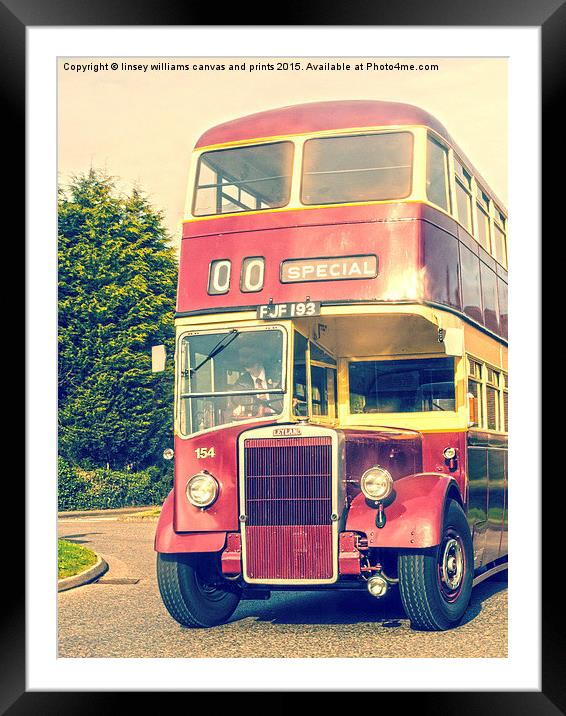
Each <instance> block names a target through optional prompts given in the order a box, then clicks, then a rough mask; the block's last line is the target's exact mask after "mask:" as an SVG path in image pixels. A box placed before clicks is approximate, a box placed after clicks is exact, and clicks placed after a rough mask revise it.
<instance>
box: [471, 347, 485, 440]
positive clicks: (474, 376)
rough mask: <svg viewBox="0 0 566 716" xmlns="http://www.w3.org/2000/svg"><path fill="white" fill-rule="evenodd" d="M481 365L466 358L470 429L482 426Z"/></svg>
mask: <svg viewBox="0 0 566 716" xmlns="http://www.w3.org/2000/svg"><path fill="white" fill-rule="evenodd" d="M482 393H483V391H482V365H481V363H478V362H477V361H475V360H473V358H468V400H469V405H470V427H475V428H481V427H482V426H483V420H482V413H483V401H482Z"/></svg>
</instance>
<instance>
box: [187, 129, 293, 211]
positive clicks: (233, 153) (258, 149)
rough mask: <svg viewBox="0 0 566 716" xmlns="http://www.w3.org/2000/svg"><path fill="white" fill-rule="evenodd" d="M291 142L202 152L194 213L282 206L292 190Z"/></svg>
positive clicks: (252, 209)
mask: <svg viewBox="0 0 566 716" xmlns="http://www.w3.org/2000/svg"><path fill="white" fill-rule="evenodd" d="M293 151H294V147H293V144H292V142H276V143H273V144H259V145H256V146H253V147H236V148H234V149H219V150H216V151H214V152H205V153H204V154H202V155H201V157H200V159H199V164H198V169H197V179H196V186H195V196H194V203H193V214H194V216H211V215H213V214H232V213H234V212H238V211H260V210H261V209H274V208H277V207H281V206H285V205H286V204H287V203H288V202H289V195H290V192H291V174H292V168H293Z"/></svg>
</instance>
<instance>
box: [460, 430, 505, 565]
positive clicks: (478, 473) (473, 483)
mask: <svg viewBox="0 0 566 716" xmlns="http://www.w3.org/2000/svg"><path fill="white" fill-rule="evenodd" d="M468 479H469V498H468V521H469V523H470V528H471V529H473V536H474V561H475V567H476V569H477V568H478V567H481V566H484V565H486V564H488V563H489V562H493V561H494V560H496V559H498V558H499V557H503V556H504V555H505V554H507V527H506V521H507V515H506V508H507V437H506V436H504V435H500V434H497V433H488V432H478V431H472V432H470V433H469V436H468Z"/></svg>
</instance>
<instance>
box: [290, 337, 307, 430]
mask: <svg viewBox="0 0 566 716" xmlns="http://www.w3.org/2000/svg"><path fill="white" fill-rule="evenodd" d="M308 345H309V343H308V341H307V339H306V338H305V337H304V336H303V335H301V334H300V333H298V332H297V331H295V334H294V349H293V415H298V416H301V417H304V416H306V415H308V410H309V403H308V395H307V351H308Z"/></svg>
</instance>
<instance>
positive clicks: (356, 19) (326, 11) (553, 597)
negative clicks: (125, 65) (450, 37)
mask: <svg viewBox="0 0 566 716" xmlns="http://www.w3.org/2000/svg"><path fill="white" fill-rule="evenodd" d="M246 7H247V12H246V13H245V15H246V19H247V18H254V17H255V18H263V17H267V16H266V15H264V13H262V12H261V11H260V10H259V9H258V10H257V11H256V10H255V9H254V8H253V6H246ZM235 9H236V8H235V6H233V7H232V8H230V7H229V6H225V7H224V8H223V11H222V17H223V20H224V22H223V25H224V26H226V25H232V20H233V21H234V25H238V24H240V23H241V20H242V15H241V14H240V12H239V11H237V12H235ZM214 15H215V10H214V9H213V8H210V9H209V6H207V5H206V4H200V3H199V4H198V5H197V4H196V3H187V2H186V1H185V2H181V1H179V0H169V1H168V0H161V1H160V2H157V1H154V0H98V1H97V2H93V1H91V2H77V1H76V0H2V1H1V2H0V60H1V64H0V68H1V73H2V94H3V100H4V101H3V107H4V110H3V114H4V119H5V120H6V119H7V120H8V123H7V124H6V125H5V126H6V129H5V135H4V137H5V139H6V138H8V137H9V138H10V141H9V143H10V144H11V145H12V146H15V147H17V146H19V147H21V148H22V149H23V150H24V152H25V123H24V117H25V53H26V27H29V26H34V27H38V26H85V25H97V26H105V25H114V26H116V25H125V26H127V25H148V26H167V25H185V26H195V25H197V26H198V25H201V26H204V25H215V24H217V23H215V22H214ZM281 15H282V16H283V15H284V20H285V22H284V23H282V24H285V25H313V26H315V25H318V26H320V25H334V26H348V25H374V26H387V25H396V26H466V25H467V26H523V27H524V26H536V27H540V29H541V44H542V83H541V87H542V112H543V125H542V126H543V131H544V132H545V134H546V135H547V137H550V136H553V137H559V136H560V134H559V132H560V129H561V127H559V124H558V123H559V120H560V119H561V117H562V114H561V112H560V110H559V106H560V105H559V102H560V98H561V97H564V96H565V95H566V92H565V85H566V81H565V75H566V71H565V68H566V2H565V1H564V0H537V1H536V2H535V0H530V1H529V0H499V1H494V0H475V1H474V2H471V0H438V1H437V2H434V3H423V2H422V0H407V1H406V2H403V3H362V2H359V0H356V2H354V3H335V4H334V5H328V4H326V3H325V4H323V3H312V4H311V5H310V6H308V7H306V6H304V5H297V6H294V5H292V6H288V7H285V8H282V9H281ZM321 20H323V22H321ZM246 24H249V23H246ZM337 49H338V48H337ZM338 54H339V52H338ZM562 145H563V143H560V142H559V143H558V145H557V143H556V142H552V143H551V142H550V141H548V142H546V143H544V144H543V152H542V157H543V167H544V168H546V167H548V171H547V172H545V173H544V174H543V176H544V181H543V193H542V198H543V202H542V206H543V212H542V214H543V216H544V209H546V216H545V220H546V222H545V223H546V224H550V219H549V216H553V212H552V211H551V210H552V209H554V210H555V212H554V213H555V214H556V213H558V214H559V213H560V207H561V202H560V197H559V196H558V192H559V191H560V188H559V187H560V184H561V182H559V181H557V180H556V179H555V178H554V174H553V177H552V180H551V177H550V168H551V167H552V166H556V167H557V169H560V168H561V167H562V166H563V163H561V162H560V161H559V156H560V153H561V152H562V153H563V151H564V150H563V148H562ZM18 159H19V161H17V160H15V161H14V162H13V164H12V165H11V167H10V183H9V186H8V187H7V194H8V196H7V197H6V199H7V201H6V204H5V205H6V206H10V207H16V206H20V207H22V213H21V214H20V217H21V216H23V215H24V212H25V206H24V196H25V177H24V162H23V161H22V157H21V155H20V157H18ZM551 160H552V161H551ZM557 160H558V161H557ZM5 166H6V165H5ZM560 173H561V172H557V173H556V176H557V177H558V176H559V174H560ZM11 213H14V214H15V212H13V208H12V212H11ZM20 225H21V220H20V221H19V222H18V228H19V226H20ZM560 233H562V232H560ZM17 235H18V234H17V233H16V232H14V234H13V236H17ZM530 250H531V251H532V250H537V248H535V249H533V248H532V247H531V249H530ZM533 340H534V341H538V340H539V336H538V335H537V334H536V333H534V334H533ZM28 397H29V396H28ZM535 429H536V428H535ZM541 432H542V431H541ZM27 449H28V450H29V449H31V448H30V446H29V445H28V448H27ZM538 459H539V457H538V456H536V455H533V461H534V460H537V461H538ZM20 472H21V468H18V473H20ZM553 472H555V473H556V475H555V477H556V479H554V480H552V488H551V489H547V490H545V492H544V498H543V512H544V522H543V544H544V545H545V547H546V549H545V550H544V551H543V559H542V573H543V574H544V575H547V574H548V575H549V577H548V581H547V583H546V585H547V588H546V589H544V590H543V599H544V609H543V613H542V622H541V623H542V664H541V670H542V690H541V691H540V692H508V691H498V692H490V693H485V692H479V691H478V692H469V693H464V692H443V693H441V694H438V693H433V692H422V693H404V694H403V696H404V697H409V698H411V699H412V700H414V701H415V702H417V700H418V709H419V711H420V713H423V712H424V713H429V712H434V713H435V714H438V713H448V714H451V713H458V714H459V716H465V715H467V714H478V713H481V712H482V711H484V710H489V711H490V712H497V713H505V714H507V713H509V714H515V713H517V714H519V713H520V714H524V713H533V714H540V715H541V716H542V715H545V714H548V715H549V716H550V715H551V714H559V713H563V714H564V713H566V678H565V673H566V669H565V667H564V664H565V658H564V651H565V650H564V643H565V634H564V632H565V630H564V618H563V616H562V615H563V612H564V609H563V607H562V600H561V598H560V597H561V595H560V591H561V579H560V576H561V562H562V560H561V555H560V551H559V549H558V548H559V546H560V544H561V540H560V535H559V534H558V531H557V530H556V526H558V525H560V524H561V522H560V521H559V519H560V518H559V514H558V510H559V509H560V507H561V505H562V499H563V496H564V487H563V485H564V480H563V478H562V476H561V475H560V469H559V466H558V467H557V468H555V469H554V471H553ZM12 474H16V473H12ZM541 474H542V468H541ZM23 493H24V490H23V480H21V479H19V478H18V479H12V480H11V481H10V504H11V506H12V507H13V508H14V512H15V514H16V515H17V516H18V517H19V518H20V519H19V521H17V523H16V524H17V528H16V532H15V533H12V534H17V535H18V536H20V538H21V539H20V542H19V544H23V536H24V520H23V519H22V518H21V515H22V512H23V509H22V508H23V506H24V504H25V496H24V494H23ZM527 499H528V498H527ZM524 529H530V526H529V525H524ZM555 530H556V536H554V535H555V532H554V531H555ZM12 539H14V538H13V537H10V541H11V540H12ZM553 545H554V546H555V548H554V549H551V548H552V546H553ZM524 569H525V582H526V587H527V588H529V589H538V587H539V575H537V574H533V573H531V572H530V571H529V565H525V566H524ZM5 576H6V572H5ZM551 579H552V582H551V581H550V580H551ZM4 585H5V586H4V589H3V590H2V591H3V597H4V600H3V601H4V605H3V609H2V610H1V613H0V628H1V632H0V634H1V645H2V648H1V652H0V714H9V715H10V716H19V715H20V714H28V713H29V714H42V715H44V714H45V715H48V714H67V713H69V714H74V713H79V712H80V713H81V714H91V713H95V712H97V713H98V712H100V710H101V709H106V710H107V711H110V712H114V711H115V710H118V709H123V708H132V702H131V699H132V694H127V693H120V692H118V693H116V692H112V693H110V692H95V693H89V694H87V693H85V692H72V691H69V692H30V691H26V688H25V593H24V585H23V582H22V580H18V579H14V578H12V579H9V580H6V581H5V583H4ZM538 617H539V615H537V614H525V619H526V620H532V619H537V618H538ZM364 681H365V682H366V683H367V680H365V679H364ZM343 687H344V690H346V691H347V690H349V689H355V688H360V684H348V683H345V684H343ZM447 688H450V684H447ZM158 697H160V695H159V694H158V693H156V692H153V693H145V694H143V695H142V698H143V699H144V702H145V707H146V708H147V707H149V708H151V705H152V704H153V703H155V704H156V698H158ZM398 697H399V694H392V693H382V694H379V702H380V704H381V708H383V706H384V705H385V703H387V704H388V705H389V704H391V705H394V704H395V703H396V700H397V699H398ZM392 699H395V701H393V700H392ZM126 700H127V701H126ZM372 700H373V699H372ZM384 702H385V703H384ZM239 705H240V707H241V705H242V704H241V702H240V704H239ZM235 706H236V705H235ZM368 707H371V704H368V703H366V705H365V706H364V707H363V708H368ZM394 707H395V708H399V705H397V706H394ZM197 708H198V706H197ZM201 708H202V707H201ZM262 708H263V706H262Z"/></svg>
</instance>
